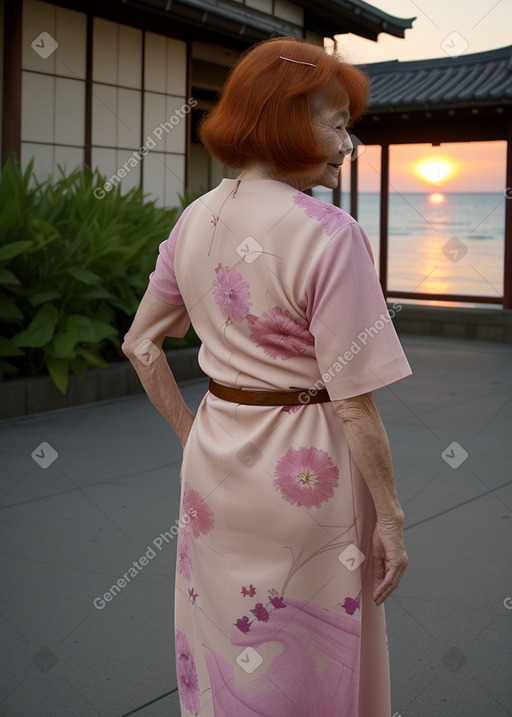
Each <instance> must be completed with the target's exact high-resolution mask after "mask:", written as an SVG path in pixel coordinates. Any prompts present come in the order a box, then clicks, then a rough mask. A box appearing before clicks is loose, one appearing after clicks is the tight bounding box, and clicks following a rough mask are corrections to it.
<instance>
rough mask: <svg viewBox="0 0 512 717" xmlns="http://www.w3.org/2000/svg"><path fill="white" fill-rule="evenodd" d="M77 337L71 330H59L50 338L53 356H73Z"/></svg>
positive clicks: (60, 357)
mask: <svg viewBox="0 0 512 717" xmlns="http://www.w3.org/2000/svg"><path fill="white" fill-rule="evenodd" d="M78 341H79V339H78V337H77V335H76V333H75V332H74V331H73V330H66V331H61V332H59V333H58V334H55V336H54V337H53V339H52V343H51V350H52V354H53V356H54V357H55V358H59V359H64V358H67V359H69V358H73V356H74V353H75V352H74V348H75V346H76V344H77V343H78Z"/></svg>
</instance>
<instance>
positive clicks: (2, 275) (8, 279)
mask: <svg viewBox="0 0 512 717" xmlns="http://www.w3.org/2000/svg"><path fill="white" fill-rule="evenodd" d="M0 284H4V286H5V285H6V284H21V281H20V280H19V279H17V278H16V277H15V276H14V274H13V273H12V271H9V270H8V269H0Z"/></svg>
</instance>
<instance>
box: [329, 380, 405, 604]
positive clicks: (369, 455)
mask: <svg viewBox="0 0 512 717" xmlns="http://www.w3.org/2000/svg"><path fill="white" fill-rule="evenodd" d="M332 405H333V407H334V410H335V411H336V413H337V415H338V416H339V418H340V420H341V425H342V427H343V432H344V434H345V437H346V439H347V443H348V445H349V448H350V452H351V453H352V456H353V458H354V460H355V462H356V463H357V465H358V467H359V470H360V471H361V473H362V475H363V477H364V479H365V481H366V484H367V486H368V489H369V491H370V493H371V496H372V498H373V502H374V505H375V510H376V513H377V524H376V527H375V531H374V534H373V559H374V574H375V577H376V578H377V579H378V580H380V583H379V585H378V586H377V588H376V589H375V591H374V594H373V599H374V601H375V603H376V604H377V605H380V604H381V603H382V602H384V600H385V599H386V598H387V597H388V596H389V595H390V594H391V593H392V592H393V590H396V588H397V587H398V585H399V583H400V580H401V578H402V575H403V573H404V571H405V569H406V567H407V565H408V564H409V558H408V557H407V553H406V552H405V547H404V537H403V531H402V526H403V522H404V517H405V516H404V512H403V510H402V507H401V505H400V500H399V498H398V494H397V491H396V486H395V479H394V476H393V465H392V460H391V450H390V447H389V440H388V436H387V433H386V429H385V428H384V425H383V423H382V420H381V417H380V415H379V411H378V409H377V406H376V405H375V401H374V400H373V395H372V394H371V393H366V394H363V395H361V396H355V397H354V398H347V399H342V400H338V401H333V402H332Z"/></svg>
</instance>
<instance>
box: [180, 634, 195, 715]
mask: <svg viewBox="0 0 512 717" xmlns="http://www.w3.org/2000/svg"><path fill="white" fill-rule="evenodd" d="M175 646H176V675H177V678H178V691H179V695H180V701H181V703H182V704H183V706H184V707H186V709H187V710H189V712H192V714H194V715H197V714H198V713H199V709H200V706H201V699H200V695H199V680H198V678H197V670H196V663H195V660H194V655H193V653H192V650H191V649H190V645H189V643H188V640H187V636H186V635H185V633H183V632H181V630H176V635H175Z"/></svg>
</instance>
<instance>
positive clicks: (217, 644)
mask: <svg viewBox="0 0 512 717" xmlns="http://www.w3.org/2000/svg"><path fill="white" fill-rule="evenodd" d="M148 291H149V293H150V294H151V295H152V296H154V297H156V298H157V299H160V300H161V301H163V302H166V303H167V304H169V311H170V312H173V313H174V316H175V322H174V323H173V326H174V329H173V331H172V335H174V336H182V335H184V333H185V332H186V330H187V328H188V326H189V323H190V321H192V324H193V326H194V328H195V330H196V332H197V333H198V335H199V336H200V338H201V340H202V346H201V349H200V352H199V363H200V365H201V367H202V369H203V370H204V371H205V373H206V374H208V375H209V376H211V377H212V378H213V379H215V380H216V381H217V382H219V383H222V384H225V385H227V386H236V387H239V388H252V389H260V390H267V391H269V390H270V391H271V390H281V391H283V390H295V389H303V397H304V401H303V403H302V404H301V405H299V406H292V407H282V406H276V407H267V406H250V405H249V406H248V405H241V404H236V403H231V402H227V401H224V400H222V399H219V398H216V397H215V396H213V395H212V394H210V393H209V392H208V393H207V394H206V396H205V397H204V399H203V400H202V402H201V405H200V407H199V409H198V412H197V415H196V419H195V421H194V424H193V427H192V430H191V433H190V436H189V439H188V442H187V445H186V446H185V450H184V454H183V464H182V489H181V502H180V519H179V525H180V530H179V534H178V542H177V568H176V590H175V633H176V634H175V638H176V639H175V645H176V669H177V677H178V686H179V695H180V703H181V710H182V715H187V716H188V715H199V714H200V715H201V716H202V717H210V716H215V717H225V716H226V717H252V716H256V715H259V716H263V717H334V716H336V717H356V716H358V717H389V714H390V686H389V658H388V649H387V634H386V625H385V615H384V606H380V607H376V606H375V604H374V603H373V601H372V599H371V595H372V592H373V589H374V586H375V579H374V577H373V565H372V561H373V559H372V552H371V537H372V531H373V527H374V524H375V511H374V507H373V502H372V499H371V496H370V493H369V491H368V489H367V486H366V483H365V481H364V479H363V477H362V475H361V473H360V472H359V470H358V468H357V466H356V464H355V462H354V460H353V458H352V456H351V454H350V451H349V449H348V446H347V442H346V440H345V437H344V434H343V430H342V428H341V424H340V421H339V418H338V416H337V415H336V414H335V412H334V409H333V407H332V405H331V404H330V403H329V402H328V403H316V404H310V403H309V402H308V401H309V398H310V397H311V396H312V395H314V393H315V391H317V390H318V389H320V388H323V387H325V388H327V390H328V392H329V395H330V397H331V399H332V400H336V399H342V398H349V397H352V396H357V395H360V394H363V393H367V392H369V391H374V390H376V389H378V388H380V387H382V386H385V385H387V384H390V383H392V382H394V381H398V380H399V379H402V378H404V377H405V376H408V375H409V374H410V373H411V371H410V368H409V364H408V363H407V360H406V358H405V356H404V353H403V350H402V348H401V346H400V343H399V341H398V338H397V336H396V333H395V331H394V328H393V325H392V323H391V320H390V317H389V313H388V311H387V307H386V304H385V302H384V299H383V297H382V292H381V289H380V286H379V283H378V280H377V276H376V273H375V269H374V266H373V258H372V255H371V250H370V246H369V243H368V239H367V237H366V236H365V234H364V232H363V230H362V229H361V227H360V226H359V224H358V223H357V222H355V221H354V219H352V217H351V216H349V215H348V214H346V213H345V212H343V211H342V210H340V209H337V208H335V207H333V206H330V205H328V204H326V203H324V202H321V201H319V200H316V199H312V198H310V197H308V196H307V195H304V194H303V193H301V192H298V191H297V190H295V189H293V188H291V187H290V186H288V185H286V184H283V183H280V182H276V181H272V180H247V181H242V182H239V181H238V180H231V179H224V180H223V181H222V182H221V184H220V185H219V186H218V187H217V188H216V189H214V190H213V191H211V192H209V193H208V194H206V195H205V196H203V197H201V198H200V199H198V200H197V201H196V202H194V203H193V204H192V205H191V206H190V207H188V208H187V210H186V211H185V212H184V213H183V215H182V217H181V218H180V220H179V222H178V224H177V225H176V227H175V228H174V230H173V232H172V233H171V236H170V237H169V239H168V240H167V241H165V242H163V243H162V245H161V246H160V254H159V258H158V260H157V265H156V268H155V271H154V272H153V274H152V275H151V277H150V284H149V287H148Z"/></svg>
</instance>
